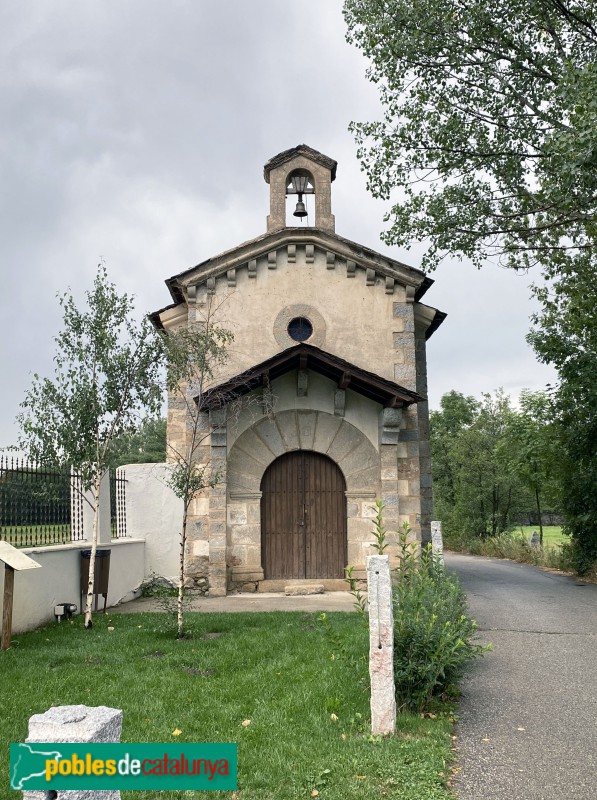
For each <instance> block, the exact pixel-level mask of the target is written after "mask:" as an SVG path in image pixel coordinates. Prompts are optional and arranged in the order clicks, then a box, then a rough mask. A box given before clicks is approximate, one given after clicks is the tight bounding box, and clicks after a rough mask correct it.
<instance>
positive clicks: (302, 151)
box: [263, 144, 338, 183]
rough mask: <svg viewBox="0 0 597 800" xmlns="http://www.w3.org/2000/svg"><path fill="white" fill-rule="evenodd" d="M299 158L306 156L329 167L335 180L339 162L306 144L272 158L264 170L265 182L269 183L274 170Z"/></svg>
mask: <svg viewBox="0 0 597 800" xmlns="http://www.w3.org/2000/svg"><path fill="white" fill-rule="evenodd" d="M297 156H305V158H308V159H310V160H311V161H315V163H316V164H321V165H322V166H323V167H327V169H329V170H330V172H331V173H332V175H331V178H332V180H335V178H336V168H337V166H338V162H337V161H334V159H333V158H330V157H329V156H324V154H323V153H320V152H319V150H313V148H312V147H309V146H308V145H306V144H299V145H297V146H296V147H291V148H290V150H283V151H282V152H281V153H278V155H277V156H274V157H273V158H270V160H269V161H268V162H267V164H266V165H265V166H264V168H263V177H264V178H265V182H266V183H269V174H270V172H271V171H272V170H273V169H275V168H276V167H279V166H281V165H282V164H285V163H286V162H287V161H291V160H292V159H293V158H296V157H297Z"/></svg>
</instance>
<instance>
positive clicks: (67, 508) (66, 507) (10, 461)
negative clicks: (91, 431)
mask: <svg viewBox="0 0 597 800" xmlns="http://www.w3.org/2000/svg"><path fill="white" fill-rule="evenodd" d="M110 490H111V491H110V522H111V531H112V536H113V537H115V538H122V537H124V536H126V513H125V511H126V477H125V475H124V472H123V471H122V470H119V471H118V473H116V472H115V471H113V470H111V471H110ZM84 504H85V499H84V493H83V487H82V483H81V479H80V477H79V476H78V475H77V473H76V472H74V470H72V469H55V468H49V467H46V466H43V465H41V464H36V463H34V462H30V461H26V460H25V459H20V458H13V457H10V458H9V457H8V456H5V455H0V540H3V541H6V542H9V543H10V544H12V545H14V546H15V547H37V546H40V545H52V544H65V543H67V542H73V541H84V540H85V539H87V538H89V537H88V535H87V534H88V532H87V531H86V530H84V514H83V509H84ZM89 533H90V532H89Z"/></svg>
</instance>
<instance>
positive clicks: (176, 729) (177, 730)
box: [172, 728, 182, 736]
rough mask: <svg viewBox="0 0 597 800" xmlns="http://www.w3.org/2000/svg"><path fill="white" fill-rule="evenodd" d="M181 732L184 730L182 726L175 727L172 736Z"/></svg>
mask: <svg viewBox="0 0 597 800" xmlns="http://www.w3.org/2000/svg"><path fill="white" fill-rule="evenodd" d="M181 733H182V731H181V730H180V728H174V730H173V731H172V736H180V734H181Z"/></svg>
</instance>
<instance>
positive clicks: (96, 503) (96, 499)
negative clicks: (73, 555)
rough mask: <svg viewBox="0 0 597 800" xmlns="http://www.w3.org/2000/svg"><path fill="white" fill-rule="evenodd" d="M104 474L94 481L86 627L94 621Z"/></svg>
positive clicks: (90, 625) (89, 626) (90, 626)
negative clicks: (101, 493) (96, 567)
mask: <svg viewBox="0 0 597 800" xmlns="http://www.w3.org/2000/svg"><path fill="white" fill-rule="evenodd" d="M101 483H102V476H101V474H98V475H97V476H96V478H95V480H94V481H93V487H92V492H93V533H92V535H91V557H90V559H89V579H88V581H87V602H86V604H85V627H86V628H89V629H91V628H92V626H93V622H92V619H91V609H92V606H93V588H94V580H95V554H96V552H97V538H98V534H99V513H100V487H101Z"/></svg>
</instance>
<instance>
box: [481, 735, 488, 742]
mask: <svg viewBox="0 0 597 800" xmlns="http://www.w3.org/2000/svg"><path fill="white" fill-rule="evenodd" d="M481 741H482V742H488V741H489V739H488V738H487V736H485V738H484V739H481Z"/></svg>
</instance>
